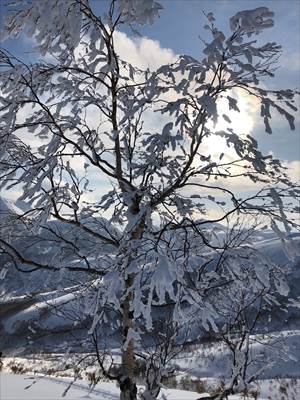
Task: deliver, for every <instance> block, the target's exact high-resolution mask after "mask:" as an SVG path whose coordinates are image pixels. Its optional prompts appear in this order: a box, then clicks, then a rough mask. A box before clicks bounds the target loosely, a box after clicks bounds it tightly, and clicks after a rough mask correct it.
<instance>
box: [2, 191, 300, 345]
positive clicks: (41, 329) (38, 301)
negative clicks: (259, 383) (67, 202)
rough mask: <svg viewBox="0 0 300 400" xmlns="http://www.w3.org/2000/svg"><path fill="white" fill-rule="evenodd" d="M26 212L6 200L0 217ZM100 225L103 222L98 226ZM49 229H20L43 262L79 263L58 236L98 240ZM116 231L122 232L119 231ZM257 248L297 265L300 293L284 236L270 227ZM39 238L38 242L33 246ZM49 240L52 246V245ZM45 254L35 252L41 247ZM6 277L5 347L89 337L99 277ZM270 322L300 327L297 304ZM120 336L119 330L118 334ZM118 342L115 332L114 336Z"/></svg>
mask: <svg viewBox="0 0 300 400" xmlns="http://www.w3.org/2000/svg"><path fill="white" fill-rule="evenodd" d="M21 212H22V210H21V209H20V208H19V207H17V206H15V205H14V203H13V202H9V201H5V200H3V199H1V198H0V218H1V219H2V221H3V220H4V219H5V218H15V216H16V215H17V214H20V213H21ZM91 223H92V224H93V228H94V229H99V232H101V229H102V228H101V227H103V221H96V220H93V221H91ZM97 225H98V226H97ZM48 228H50V230H49V229H47V227H46V228H45V229H44V230H43V231H42V232H39V233H34V232H33V233H32V236H31V237H30V238H28V237H23V236H22V227H21V226H20V229H19V231H18V226H17V228H16V238H15V242H16V244H17V246H19V247H20V248H22V249H23V250H24V253H25V255H26V254H27V255H29V256H30V257H31V258H33V259H35V258H36V260H37V261H40V259H39V258H38V257H41V254H42V258H43V262H59V258H60V257H64V259H68V260H69V262H70V263H72V262H75V260H76V256H74V252H72V251H71V249H68V248H61V247H60V245H59V242H58V241H56V240H55V234H58V235H63V236H64V237H65V238H66V237H67V238H68V240H70V242H71V243H73V244H76V246H77V247H80V248H85V250H86V251H88V249H89V246H94V245H95V243H94V242H93V241H92V240H91V238H90V237H88V235H86V234H85V233H84V232H82V233H81V234H80V237H79V236H77V235H76V234H75V233H74V231H73V230H71V229H69V228H68V227H66V226H65V225H64V224H62V223H60V222H56V221H51V222H50V223H49V225H48ZM115 234H117V233H116V232H115ZM254 240H256V242H254V244H253V245H254V246H255V247H256V248H257V249H259V251H261V252H263V253H264V254H266V255H267V256H268V257H269V258H270V260H272V261H275V262H276V263H278V264H280V265H281V266H282V268H287V267H288V266H289V267H291V272H290V273H289V275H288V281H289V285H290V288H291V297H292V298H293V299H296V298H297V297H299V296H300V261H299V258H298V259H295V261H294V262H293V263H290V261H289V260H288V258H287V255H286V253H285V251H284V248H283V247H282V245H281V242H280V240H279V239H277V238H274V235H272V234H271V233H270V232H268V231H266V232H265V231H264V232H258V233H257V235H256V238H255V239H254ZM293 240H294V245H295V246H297V245H298V246H299V245H300V236H296V235H295V237H294V238H293ZM32 242H34V243H35V246H33V247H32V246H31V243H32ZM49 243H50V244H51V245H49ZM37 248H38V250H39V255H37V254H35V253H34V252H36V249H37ZM110 251H111V249H110V248H109V246H107V247H106V248H103V249H102V254H103V255H104V254H105V253H106V252H107V254H108V253H109V252H110ZM0 261H1V264H2V269H5V268H6V267H5V263H6V256H5V255H2V256H0ZM2 275H3V279H2V280H0V295H1V300H0V302H1V307H0V317H1V319H0V320H1V323H0V340H1V344H2V350H4V351H5V350H6V351H7V352H10V351H12V350H13V351H15V350H16V349H17V348H19V350H20V351H26V352H32V351H34V350H37V351H38V350H41V349H45V348H47V347H48V346H50V348H52V349H54V348H55V349H58V348H59V347H60V346H61V344H62V343H63V342H64V341H65V340H66V341H68V342H69V343H70V342H72V343H73V345H74V346H75V347H76V345H78V344H79V343H80V340H79V339H80V338H81V337H83V336H84V335H86V331H87V327H86V326H87V324H90V323H91V322H90V321H88V316H87V315H86V313H85V309H86V307H87V306H88V300H87V299H86V297H85V295H84V293H83V292H82V290H83V289H82V283H83V282H86V283H87V285H88V284H89V283H91V282H92V281H93V280H94V279H96V277H94V276H91V275H87V274H85V273H78V272H76V273H72V272H68V273H67V274H66V273H65V271H64V270H62V273H61V274H58V273H51V272H49V271H43V270H37V271H34V272H31V273H22V272H19V271H18V270H17V269H16V268H11V267H10V268H9V269H8V270H7V271H6V273H5V276H4V274H2ZM264 322H265V323H266V324H268V325H269V326H268V330H281V329H294V328H299V327H300V318H299V315H298V313H297V309H296V308H291V309H290V310H289V312H288V313H286V312H283V311H281V310H280V309H278V310H276V309H274V315H273V316H272V321H271V322H270V321H269V322H268V321H264ZM114 334H115V335H117V336H118V331H117V330H116V332H115V333H114ZM110 339H111V340H114V335H112V337H111V338H110Z"/></svg>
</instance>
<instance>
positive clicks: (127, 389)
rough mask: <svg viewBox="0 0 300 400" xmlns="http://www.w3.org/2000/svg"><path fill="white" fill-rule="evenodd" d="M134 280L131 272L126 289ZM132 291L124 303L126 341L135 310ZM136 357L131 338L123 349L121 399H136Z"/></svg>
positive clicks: (124, 333) (120, 381) (124, 334)
mask: <svg viewBox="0 0 300 400" xmlns="http://www.w3.org/2000/svg"><path fill="white" fill-rule="evenodd" d="M133 281H134V274H130V275H129V276H128V278H127V279H126V289H128V288H130V286H131V285H132V283H133ZM131 300H132V293H129V294H127V296H126V298H125V300H124V302H123V304H122V309H123V338H124V342H125V341H126V338H127V333H128V330H129V329H130V328H132V327H133V312H132V311H130V302H131ZM135 370H136V358H135V355H134V343H133V340H130V341H129V343H128V345H127V348H126V349H122V370H121V376H120V380H119V384H120V390H121V395H120V400H136V399H137V387H136V383H135Z"/></svg>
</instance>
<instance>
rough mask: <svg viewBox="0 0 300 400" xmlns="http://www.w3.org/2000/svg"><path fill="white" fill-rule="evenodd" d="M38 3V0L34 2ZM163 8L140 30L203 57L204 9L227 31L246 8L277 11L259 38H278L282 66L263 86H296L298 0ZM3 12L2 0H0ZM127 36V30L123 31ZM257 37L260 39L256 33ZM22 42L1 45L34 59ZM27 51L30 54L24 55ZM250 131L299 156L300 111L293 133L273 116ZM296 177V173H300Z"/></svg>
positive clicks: (184, 0)
mask: <svg viewBox="0 0 300 400" xmlns="http://www.w3.org/2000/svg"><path fill="white" fill-rule="evenodd" d="M37 1H38V0H37ZM91 2H92V3H93V6H94V7H95V10H96V12H98V13H101V12H102V10H103V9H104V8H105V6H106V5H107V0H91ZM160 2H161V4H162V5H163V7H164V9H163V10H162V11H161V13H160V17H159V18H157V19H156V21H155V22H154V24H153V25H151V26H143V27H141V28H140V29H139V31H140V32H141V33H142V34H143V35H144V36H146V37H148V38H150V39H153V40H156V41H158V42H159V45H160V47H161V48H170V49H172V51H173V52H174V53H176V54H190V55H192V56H194V57H196V58H200V59H201V58H202V55H201V49H202V43H201V40H200V39H199V35H200V36H201V37H202V38H204V39H205V37H206V36H205V35H207V31H205V30H204V29H203V25H204V24H205V23H206V21H205V17H204V15H203V13H202V10H204V11H205V12H210V11H212V12H213V13H214V16H215V18H216V20H217V21H216V25H217V26H218V27H219V28H221V30H223V31H224V33H226V32H229V24H228V21H229V18H230V17H231V16H232V15H234V14H235V13H236V12H238V11H240V10H244V9H253V8H256V7H261V6H267V7H269V8H270V9H271V10H272V11H274V12H275V26H274V27H273V28H271V29H269V30H266V31H264V33H263V34H262V35H261V40H262V41H264V42H268V41H269V42H270V41H276V42H278V43H279V44H281V45H282V47H283V51H282V57H281V61H280V65H281V67H280V68H279V70H278V71H277V73H276V77H275V78H273V79H270V80H269V81H268V82H265V84H266V85H267V86H268V87H269V88H300V73H299V61H300V34H299V32H300V1H299V0H265V1H257V0H160ZM0 5H1V10H2V15H3V14H4V12H3V11H4V0H0ZM126 33H127V34H128V35H129V34H130V32H129V30H127V31H126ZM258 38H259V37H258ZM20 39H21V40H9V41H7V42H6V43H5V44H4V47H6V48H7V49H9V50H10V51H11V52H13V53H14V54H17V55H18V56H21V57H22V58H25V59H26V60H28V59H32V60H33V59H34V58H35V57H34V55H33V54H32V53H30V52H31V51H32V49H31V47H32V46H31V42H30V41H29V40H28V39H26V38H25V37H22V38H20ZM28 52H29V53H28ZM254 119H255V120H254V122H255V123H254V126H253V130H252V132H251V134H252V135H253V136H255V137H256V139H257V140H258V142H259V144H260V146H261V149H262V150H263V151H264V152H266V153H268V152H269V151H272V152H273V153H274V154H275V156H277V157H279V158H280V159H282V160H289V161H294V160H299V159H300V136H299V114H298V116H297V117H296V119H297V120H298V121H297V123H296V130H295V131H294V132H291V131H290V130H289V128H288V125H287V123H286V121H284V120H281V119H278V118H276V119H275V121H274V122H273V126H272V127H273V134H272V135H271V136H270V135H268V134H266V133H265V132H264V126H263V124H262V123H261V121H260V118H259V116H258V115H257V118H256V117H255V116H254ZM298 173H299V175H300V171H298Z"/></svg>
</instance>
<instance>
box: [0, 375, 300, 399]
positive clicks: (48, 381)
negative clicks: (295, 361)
mask: <svg viewBox="0 0 300 400" xmlns="http://www.w3.org/2000/svg"><path fill="white" fill-rule="evenodd" d="M70 382H71V380H70V379H69V378H52V377H51V378H50V377H47V376H46V377H45V376H44V377H38V376H33V375H13V374H9V373H0V399H1V400H58V399H61V398H62V395H63V393H64V391H65V390H66V389H67V388H68V386H69V384H70ZM257 394H258V397H256V398H257V400H283V399H284V400H299V398H300V382H299V380H298V381H295V380H288V379H286V380H281V381H280V380H268V381H262V382H260V383H259V385H258V392H257ZM205 396H208V393H202V394H199V393H195V392H190V391H186V390H174V389H163V390H162V393H161V395H160V397H159V399H160V400H197V399H201V398H202V397H205ZM64 398H65V399H69V400H118V399H119V389H118V387H117V386H116V385H115V384H114V383H108V382H101V383H99V384H98V385H97V386H96V387H95V388H94V389H93V390H91V389H90V388H89V386H88V384H87V382H85V381H78V382H76V383H74V384H73V385H72V386H71V388H70V389H69V391H68V392H67V393H66V395H65V397H64ZM253 398H255V397H252V396H251V397H249V400H250V399H253ZM242 399H245V398H244V397H240V396H238V395H234V396H229V398H228V400H242Z"/></svg>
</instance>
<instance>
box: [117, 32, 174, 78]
mask: <svg viewBox="0 0 300 400" xmlns="http://www.w3.org/2000/svg"><path fill="white" fill-rule="evenodd" d="M115 46H116V52H117V54H118V55H119V56H120V57H121V59H124V60H126V61H128V62H129V63H131V64H132V65H133V66H136V67H138V68H141V69H146V68H149V69H150V70H154V69H157V68H158V67H160V66H161V65H163V64H168V63H171V62H174V61H175V60H176V55H175V53H174V52H173V51H172V50H171V49H166V48H163V47H161V46H160V43H159V42H158V41H156V40H152V39H148V38H146V37H143V38H137V39H131V38H129V37H128V36H127V35H126V34H125V33H123V32H116V33H115Z"/></svg>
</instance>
